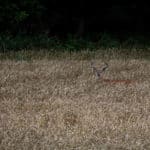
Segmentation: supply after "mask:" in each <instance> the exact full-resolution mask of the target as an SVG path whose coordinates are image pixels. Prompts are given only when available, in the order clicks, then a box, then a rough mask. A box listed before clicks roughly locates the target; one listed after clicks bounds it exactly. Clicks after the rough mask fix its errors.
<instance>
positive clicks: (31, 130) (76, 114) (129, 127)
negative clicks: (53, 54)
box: [0, 58, 150, 150]
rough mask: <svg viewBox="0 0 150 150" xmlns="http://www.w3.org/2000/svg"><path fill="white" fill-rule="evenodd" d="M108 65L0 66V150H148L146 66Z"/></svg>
mask: <svg viewBox="0 0 150 150" xmlns="http://www.w3.org/2000/svg"><path fill="white" fill-rule="evenodd" d="M93 61H94V62H95V64H96V65H97V66H101V65H102V64H103V61H104V60H103V59H101V58H100V59H93ZM107 63H108V64H109V68H108V70H107V71H106V72H104V73H103V78H105V79H108V81H109V80H110V81H111V80H131V83H130V84H125V83H123V82H105V81H104V80H101V79H97V77H96V76H95V75H94V74H93V72H92V69H91V67H90V60H88V59H87V60H85V59H84V60H82V59H80V60H75V59H74V60H72V59H60V60H59V59H49V60H48V59H46V58H43V59H40V60H32V61H15V60H9V59H6V60H1V61H0V150H149V149H150V61H149V60H146V59H108V58H107ZM132 81H133V82H132Z"/></svg>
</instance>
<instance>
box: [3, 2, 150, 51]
mask: <svg viewBox="0 0 150 150" xmlns="http://www.w3.org/2000/svg"><path fill="white" fill-rule="evenodd" d="M0 12H1V13H0V49H1V50H10V49H11V50H12V49H17V50H18V49H27V48H29V49H31V48H33V47H38V48H58V49H59V48H63V49H80V48H90V49H91V48H97V47H114V46H115V47H120V46H123V47H126V46H128V47H133V46H134V47H140V48H141V47H144V48H145V46H148V47H149V34H148V31H149V26H150V23H149V19H148V18H149V17H150V9H149V7H148V4H146V3H144V2H135V1H132V2H126V1H121V2H117V1H111V2H101V4H99V3H98V2H96V1H92V2H91V1H85V0H76V1H66V0H65V1H59V0H50V1H48V0H43V1H42V0H24V1H19V0H15V1H11V0H5V1H0ZM58 43H59V44H58Z"/></svg>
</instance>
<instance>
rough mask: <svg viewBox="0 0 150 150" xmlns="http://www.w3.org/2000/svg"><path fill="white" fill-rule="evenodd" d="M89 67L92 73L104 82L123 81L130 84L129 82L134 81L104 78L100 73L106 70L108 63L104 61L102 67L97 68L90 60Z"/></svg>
mask: <svg viewBox="0 0 150 150" xmlns="http://www.w3.org/2000/svg"><path fill="white" fill-rule="evenodd" d="M91 68H92V69H93V73H95V75H96V76H97V78H98V79H101V80H102V81H104V82H107V83H114V84H115V83H124V84H130V83H133V82H134V81H133V80H129V79H126V80H120V79H118V80H117V79H116V80H111V79H104V78H102V73H103V72H105V71H106V69H107V68H108V64H107V63H105V64H104V66H103V67H101V68H100V69H97V67H95V66H94V63H93V62H91Z"/></svg>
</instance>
